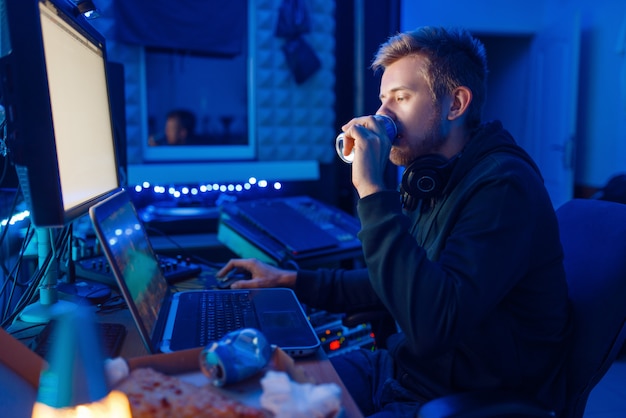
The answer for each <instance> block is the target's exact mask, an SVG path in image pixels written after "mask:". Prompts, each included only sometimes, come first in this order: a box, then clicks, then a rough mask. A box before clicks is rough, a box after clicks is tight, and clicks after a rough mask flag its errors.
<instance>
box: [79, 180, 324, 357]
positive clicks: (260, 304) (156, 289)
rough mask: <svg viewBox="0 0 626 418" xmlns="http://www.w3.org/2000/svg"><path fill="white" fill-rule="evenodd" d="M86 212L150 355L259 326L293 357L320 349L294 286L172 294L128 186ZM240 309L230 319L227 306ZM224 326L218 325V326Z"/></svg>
mask: <svg viewBox="0 0 626 418" xmlns="http://www.w3.org/2000/svg"><path fill="white" fill-rule="evenodd" d="M89 216H90V218H91V222H92V224H93V227H94V231H95V234H96V237H97V238H98V240H99V241H100V245H101V246H102V249H103V251H104V253H105V255H106V257H107V260H108V262H109V264H110V266H111V270H112V272H113V274H114V276H115V279H116V281H117V283H118V285H119V288H120V292H121V293H122V296H123V297H124V299H125V301H126V303H127V305H128V308H129V310H130V312H131V314H132V317H133V320H134V321H135V324H136V326H137V328H138V330H139V333H140V335H141V338H142V340H143V342H144V344H145V346H146V348H147V349H148V350H149V351H150V352H151V353H157V352H164V353H167V352H173V351H179V350H184V349H190V348H196V347H203V346H206V345H207V344H209V343H210V342H212V341H215V340H218V339H220V338H221V337H222V336H223V335H224V334H225V333H226V332H229V331H232V330H235V329H240V328H247V327H250V328H256V329H258V330H260V331H261V332H262V333H263V334H264V335H265V337H266V338H267V340H268V341H269V342H270V344H274V345H277V346H279V347H280V348H281V349H282V350H283V351H285V352H287V353H288V354H289V355H291V356H294V357H301V356H307V355H310V354H313V353H315V352H316V351H317V349H318V348H319V347H320V344H321V343H320V340H319V338H318V337H317V334H316V332H315V331H314V329H313V327H312V326H311V323H310V322H309V321H308V319H307V317H306V314H305V313H304V310H303V309H302V305H301V304H300V302H299V301H298V299H297V298H296V296H295V293H294V292H293V291H292V290H291V289H286V288H270V289H267V288H266V289H249V290H236V289H224V290H220V289H200V290H185V291H180V292H175V291H174V290H173V289H172V288H171V287H170V286H169V285H168V283H167V281H166V279H165V277H164V275H163V272H162V271H161V269H160V266H159V261H158V258H157V256H156V255H155V253H154V250H153V249H152V246H151V244H150V241H149V239H148V235H147V233H146V230H145V228H144V226H143V224H142V223H141V221H140V219H139V216H138V214H137V211H136V209H135V207H134V205H133V203H132V201H131V199H130V196H129V194H128V193H127V192H126V190H124V189H121V190H120V191H118V192H117V193H115V194H114V195H113V196H111V197H109V198H108V199H106V200H104V201H102V202H100V203H98V204H96V205H94V206H92V207H91V208H90V210H89ZM231 308H236V309H238V310H239V313H238V314H237V316H235V317H231V316H230V313H229V312H228V311H227V309H231ZM224 324H225V325H226V327H225V328H221V329H218V328H219V326H220V325H224Z"/></svg>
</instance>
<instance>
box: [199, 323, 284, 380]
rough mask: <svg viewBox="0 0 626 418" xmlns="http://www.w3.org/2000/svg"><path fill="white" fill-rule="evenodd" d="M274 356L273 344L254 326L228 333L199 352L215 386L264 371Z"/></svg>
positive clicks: (201, 361) (201, 362)
mask: <svg viewBox="0 0 626 418" xmlns="http://www.w3.org/2000/svg"><path fill="white" fill-rule="evenodd" d="M271 357H272V347H271V345H270V344H269V342H268V341H267V339H266V338H265V336H264V335H263V334H262V333H261V332H260V331H258V330H256V329H254V328H243V329H240V330H237V331H233V332H229V333H228V334H226V335H225V336H224V337H222V339H220V340H219V341H215V342H213V343H211V344H209V345H208V346H206V347H205V348H204V349H203V350H202V351H201V353H200V369H201V370H202V373H204V375H205V376H207V377H208V378H209V381H210V382H211V383H212V384H213V385H215V386H225V385H229V384H231V383H237V382H240V381H242V380H244V379H246V378H248V377H250V376H252V375H253V374H255V373H257V372H259V371H261V370H262V369H263V368H264V367H265V366H267V364H268V363H269V361H270V358H271Z"/></svg>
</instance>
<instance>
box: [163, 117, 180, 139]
mask: <svg viewBox="0 0 626 418" xmlns="http://www.w3.org/2000/svg"><path fill="white" fill-rule="evenodd" d="M165 138H166V140H167V143H168V144H169V145H176V144H181V143H183V142H184V141H185V130H184V129H183V127H182V126H181V124H180V121H179V120H178V118H168V119H167V121H166V122H165Z"/></svg>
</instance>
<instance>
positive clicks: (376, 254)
mask: <svg viewBox="0 0 626 418" xmlns="http://www.w3.org/2000/svg"><path fill="white" fill-rule="evenodd" d="M358 213H359V218H360V220H361V225H362V230H361V232H360V233H359V238H360V239H361V242H362V244H363V253H364V258H365V262H366V265H367V270H354V271H344V270H320V271H317V272H310V271H302V272H299V274H298V280H297V282H296V292H297V294H298V296H299V297H300V298H301V300H302V301H303V302H304V303H306V304H308V305H310V306H313V307H318V308H321V309H327V310H330V311H346V310H353V309H364V308H367V307H374V306H377V305H379V304H382V305H384V306H385V307H386V308H387V309H388V310H389V312H390V313H391V314H392V315H393V317H394V318H395V320H396V322H397V324H398V327H399V329H400V330H401V332H400V333H398V334H396V335H393V336H392V337H391V338H390V339H389V341H388V343H387V344H388V347H389V351H390V353H391V354H392V355H393V357H394V359H395V361H396V365H397V366H398V369H399V372H398V380H399V381H400V382H401V383H402V384H403V385H404V386H406V387H407V388H409V389H411V390H412V391H414V392H415V393H417V394H418V395H420V396H422V397H423V398H424V399H431V398H434V397H437V396H441V395H443V394H448V393H452V392H459V391H466V390H473V389H485V388H504V389H507V388H511V389H516V390H521V391H525V392H527V393H529V394H530V395H531V396H536V397H537V398H538V399H539V400H541V401H544V402H545V403H546V404H548V405H550V406H552V407H554V408H556V409H560V408H561V407H562V400H563V394H564V390H565V387H564V381H563V378H562V373H561V370H560V367H561V364H562V363H563V359H564V358H565V355H564V353H565V352H566V347H567V340H568V338H569V335H570V333H571V330H570V328H571V327H570V321H569V301H568V297H567V284H566V281H565V272H564V269H563V263H562V261H563V253H562V248H561V243H560V239H559V232H558V225H557V220H556V215H555V213H554V209H553V207H552V204H551V202H550V198H549V196H548V194H547V192H546V189H545V187H544V185H543V180H542V178H541V175H540V173H539V170H538V169H537V166H536V165H535V164H534V162H533V161H532V159H531V158H530V157H529V156H528V154H527V153H526V152H525V151H524V150H523V149H521V148H520V147H519V146H517V145H516V144H515V141H514V140H513V138H512V137H511V136H510V134H509V133H508V132H506V131H505V130H504V129H503V128H502V126H501V124H500V123H499V122H492V123H489V124H486V125H483V126H481V128H480V129H478V130H477V131H476V132H475V133H474V134H473V136H472V138H471V139H470V141H469V142H468V144H467V145H466V147H465V149H464V150H463V153H462V154H461V156H460V157H459V158H458V160H457V161H456V162H455V165H454V168H453V170H452V172H451V175H450V180H449V181H448V183H447V185H446V186H445V188H444V190H443V193H442V195H441V196H440V197H438V198H436V199H433V200H429V201H423V202H422V203H421V204H420V205H419V206H418V208H417V210H415V211H413V212H403V211H402V209H401V204H400V198H399V194H398V192H396V191H384V192H379V193H375V194H373V195H370V196H367V197H366V198H364V199H361V200H360V201H359V203H358Z"/></svg>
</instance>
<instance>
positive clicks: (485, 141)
mask: <svg viewBox="0 0 626 418" xmlns="http://www.w3.org/2000/svg"><path fill="white" fill-rule="evenodd" d="M501 152H504V153H509V154H512V155H515V156H517V157H519V158H521V159H522V160H524V161H526V163H528V165H529V166H531V167H532V168H533V170H534V171H535V172H537V174H538V175H539V176H540V177H541V172H540V170H539V167H538V166H537V164H536V163H535V162H534V161H533V159H532V158H531V156H530V155H528V153H527V152H526V151H525V150H524V149H523V148H522V147H520V146H519V145H517V143H516V142H515V139H513V136H512V135H511V134H510V133H509V132H508V131H507V130H505V129H504V128H503V127H502V123H501V122H500V121H493V122H488V123H484V124H482V125H480V126H479V127H478V128H476V129H475V130H474V131H473V133H472V135H471V138H470V140H469V141H468V142H467V144H466V145H465V148H464V149H463V151H462V153H461V154H460V156H459V157H458V159H457V161H456V163H455V167H454V169H453V170H452V173H451V176H450V181H449V182H448V185H447V186H448V187H454V185H456V184H457V183H458V182H459V180H460V179H461V178H463V177H464V176H465V175H466V174H467V173H468V172H469V171H470V170H471V169H472V168H473V167H475V166H476V164H477V163H478V162H479V161H480V160H482V159H483V158H485V157H487V156H489V155H491V154H495V153H501ZM541 178H542V179H543V177H541Z"/></svg>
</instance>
